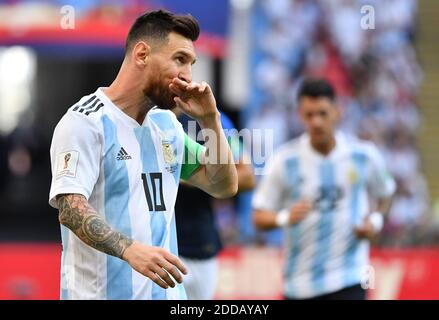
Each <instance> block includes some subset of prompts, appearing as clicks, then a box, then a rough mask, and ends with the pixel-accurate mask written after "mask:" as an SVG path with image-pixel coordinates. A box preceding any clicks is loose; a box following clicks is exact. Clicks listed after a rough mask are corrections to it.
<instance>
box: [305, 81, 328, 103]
mask: <svg viewBox="0 0 439 320" xmlns="http://www.w3.org/2000/svg"><path fill="white" fill-rule="evenodd" d="M302 97H311V98H314V99H316V98H328V99H329V100H331V101H334V100H335V91H334V88H333V87H332V86H331V84H330V83H329V82H328V81H326V80H324V79H305V80H304V81H303V83H302V85H301V86H300V89H299V92H298V95H297V100H300V99H301V98H302Z"/></svg>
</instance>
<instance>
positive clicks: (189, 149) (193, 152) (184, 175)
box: [180, 133, 206, 180]
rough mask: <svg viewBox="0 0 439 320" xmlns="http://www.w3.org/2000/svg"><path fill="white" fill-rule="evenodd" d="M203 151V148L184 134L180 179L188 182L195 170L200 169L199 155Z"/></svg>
mask: <svg viewBox="0 0 439 320" xmlns="http://www.w3.org/2000/svg"><path fill="white" fill-rule="evenodd" d="M205 149H206V148H205V147H204V146H202V145H201V144H199V143H198V142H196V141H194V140H192V139H191V138H189V136H188V135H187V134H186V133H185V134H184V155H183V164H182V166H181V173H180V178H181V179H183V180H188V179H189V178H190V177H191V175H192V174H193V173H194V172H195V170H197V169H198V168H199V167H200V165H201V163H200V159H201V154H202V153H203V152H204V150H205Z"/></svg>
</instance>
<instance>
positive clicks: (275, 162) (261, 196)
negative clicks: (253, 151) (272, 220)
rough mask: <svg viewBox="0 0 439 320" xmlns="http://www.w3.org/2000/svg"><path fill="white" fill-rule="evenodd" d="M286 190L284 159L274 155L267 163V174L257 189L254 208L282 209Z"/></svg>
mask: <svg viewBox="0 0 439 320" xmlns="http://www.w3.org/2000/svg"><path fill="white" fill-rule="evenodd" d="M285 190H286V188H285V182H284V178H283V165H282V161H281V159H279V158H277V159H276V157H274V158H272V159H271V160H270V162H269V163H268V164H267V169H266V171H265V175H263V176H262V178H261V180H260V181H259V184H258V186H257V188H256V190H255V193H254V195H253V200H252V206H253V208H254V209H260V210H267V211H273V212H277V211H279V210H281V209H282V208H281V204H282V203H283V201H282V200H283V196H284V194H285Z"/></svg>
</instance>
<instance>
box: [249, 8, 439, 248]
mask: <svg viewBox="0 0 439 320" xmlns="http://www.w3.org/2000/svg"><path fill="white" fill-rule="evenodd" d="M416 17H417V1H416V0H372V1H371V0H368V1H363V0H334V1H324V0H264V1H257V2H256V5H255V7H254V24H253V28H255V30H256V32H255V35H256V37H255V38H254V42H253V43H254V45H253V48H252V50H253V53H252V54H253V70H254V71H253V75H252V77H253V82H252V83H253V88H252V91H251V92H252V97H251V101H250V104H249V106H248V108H249V109H250V110H251V112H247V114H249V115H250V116H249V118H248V119H246V120H247V123H246V124H247V126H249V127H252V128H276V134H275V141H274V144H275V147H276V146H278V145H279V144H281V143H283V142H285V141H286V140H289V139H291V138H294V137H296V136H297V135H298V134H300V133H301V132H302V130H303V129H302V127H301V125H300V123H299V122H298V117H297V116H296V114H295V113H296V108H297V101H296V98H295V94H296V91H297V88H298V86H299V84H300V82H301V81H302V79H303V77H304V76H316V77H325V78H326V79H328V80H330V81H331V82H332V84H333V85H334V86H335V88H336V90H337V94H338V97H339V101H338V102H339V105H340V106H341V108H342V110H343V120H342V123H341V129H342V130H344V131H346V132H348V133H350V134H354V135H357V136H359V137H362V138H365V139H368V140H372V141H373V142H375V143H376V144H377V145H378V147H379V148H380V149H381V151H382V152H383V154H384V155H385V158H386V160H387V163H388V166H389V168H390V171H391V173H392V174H393V176H394V177H395V179H396V181H397V186H398V187H397V193H396V196H395V199H394V203H393V207H392V209H391V212H390V215H389V219H388V220H387V223H386V225H385V229H384V232H383V236H382V237H381V239H380V240H379V242H380V244H382V245H392V246H405V245H416V244H421V243H422V244H426V243H429V242H432V241H435V239H434V237H433V234H434V232H433V231H434V230H432V228H433V227H432V226H434V224H433V223H432V219H433V216H432V211H431V205H430V200H429V195H428V189H427V185H426V180H425V178H424V176H423V174H422V168H421V165H420V154H419V152H418V149H417V146H416V134H417V130H418V129H419V127H420V122H421V118H420V112H419V106H418V105H417V94H418V89H419V86H420V83H421V80H422V72H421V70H420V66H419V65H418V62H417V59H416V54H415V41H416V36H415V35H416V30H415V26H416Z"/></svg>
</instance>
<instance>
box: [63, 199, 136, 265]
mask: <svg viewBox="0 0 439 320" xmlns="http://www.w3.org/2000/svg"><path fill="white" fill-rule="evenodd" d="M57 202H58V208H59V221H60V223H61V224H62V225H64V226H66V227H67V228H69V229H70V230H72V231H73V233H75V234H76V235H77V236H78V238H80V239H81V240H82V241H84V242H85V243H86V244H88V245H89V246H91V247H93V248H95V249H96V250H99V251H102V252H104V253H106V254H109V255H112V256H115V257H118V258H122V255H123V253H124V251H125V249H126V248H128V247H129V246H130V245H131V244H132V243H133V240H132V239H130V238H128V237H126V236H125V235H123V234H122V233H120V232H117V231H115V230H113V229H111V227H110V226H109V225H108V223H107V222H106V221H105V220H104V219H103V218H102V217H101V216H100V215H99V214H98V213H97V212H96V210H94V209H93V208H92V207H91V206H90V205H89V203H88V201H87V200H86V199H85V197H84V196H82V195H78V194H69V195H61V196H59V197H58V198H57Z"/></svg>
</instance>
